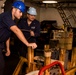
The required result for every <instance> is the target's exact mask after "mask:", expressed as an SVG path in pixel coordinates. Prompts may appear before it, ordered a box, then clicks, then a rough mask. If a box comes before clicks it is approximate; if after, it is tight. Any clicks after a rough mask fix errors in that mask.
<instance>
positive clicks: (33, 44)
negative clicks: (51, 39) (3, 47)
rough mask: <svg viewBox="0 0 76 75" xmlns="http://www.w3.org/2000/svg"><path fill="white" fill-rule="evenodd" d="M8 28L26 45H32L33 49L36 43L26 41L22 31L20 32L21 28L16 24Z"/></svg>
mask: <svg viewBox="0 0 76 75" xmlns="http://www.w3.org/2000/svg"><path fill="white" fill-rule="evenodd" d="M10 30H11V31H13V32H14V33H15V34H16V36H17V37H18V38H19V39H20V40H21V41H22V42H23V43H24V44H25V45H26V46H32V48H33V49H35V48H36V47H37V45H36V43H28V41H27V40H26V38H25V37H24V35H23V33H22V32H21V30H20V29H19V28H18V27H17V26H16V25H14V26H11V27H10Z"/></svg>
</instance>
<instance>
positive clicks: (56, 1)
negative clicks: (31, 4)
mask: <svg viewBox="0 0 76 75" xmlns="http://www.w3.org/2000/svg"><path fill="white" fill-rule="evenodd" d="M42 2H43V3H57V1H42Z"/></svg>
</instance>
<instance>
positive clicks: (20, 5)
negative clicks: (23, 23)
mask: <svg viewBox="0 0 76 75" xmlns="http://www.w3.org/2000/svg"><path fill="white" fill-rule="evenodd" d="M12 6H13V7H15V8H18V9H19V10H20V11H21V12H23V13H24V12H25V10H26V5H25V4H24V2H22V1H15V2H14V3H13V4H12Z"/></svg>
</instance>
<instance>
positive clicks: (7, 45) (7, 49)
mask: <svg viewBox="0 0 76 75" xmlns="http://www.w3.org/2000/svg"><path fill="white" fill-rule="evenodd" d="M5 55H6V56H9V55H10V38H9V39H8V40H7V41H6V53H5Z"/></svg>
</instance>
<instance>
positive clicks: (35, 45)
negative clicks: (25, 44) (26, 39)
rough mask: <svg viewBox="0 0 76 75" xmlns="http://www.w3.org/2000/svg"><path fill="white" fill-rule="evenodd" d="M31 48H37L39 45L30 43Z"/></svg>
mask: <svg viewBox="0 0 76 75" xmlns="http://www.w3.org/2000/svg"><path fill="white" fill-rule="evenodd" d="M29 46H31V47H32V49H35V48H37V44H36V43H30V44H29Z"/></svg>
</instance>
